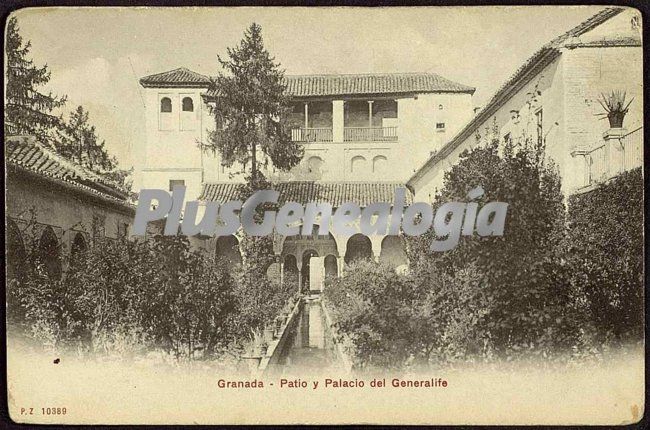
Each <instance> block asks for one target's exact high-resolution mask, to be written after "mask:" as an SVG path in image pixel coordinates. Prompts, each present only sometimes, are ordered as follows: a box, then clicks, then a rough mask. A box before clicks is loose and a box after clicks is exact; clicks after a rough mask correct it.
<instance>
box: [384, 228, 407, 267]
mask: <svg viewBox="0 0 650 430" xmlns="http://www.w3.org/2000/svg"><path fill="white" fill-rule="evenodd" d="M379 261H380V262H382V263H386V264H388V265H389V266H390V267H392V268H393V269H395V268H398V267H402V266H405V265H407V264H408V258H407V257H406V251H405V246H404V241H403V239H402V238H401V237H399V236H386V237H385V238H384V240H382V241H381V254H379Z"/></svg>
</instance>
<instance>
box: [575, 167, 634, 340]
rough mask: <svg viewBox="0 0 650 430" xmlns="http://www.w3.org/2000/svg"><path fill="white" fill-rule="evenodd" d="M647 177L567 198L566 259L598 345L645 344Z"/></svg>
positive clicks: (630, 176)
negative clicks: (591, 323) (644, 191)
mask: <svg viewBox="0 0 650 430" xmlns="http://www.w3.org/2000/svg"><path fill="white" fill-rule="evenodd" d="M643 225H644V223H643V173H642V171H641V168H638V169H635V170H632V171H629V172H626V173H623V174H621V175H620V176H618V177H616V178H614V179H613V180H611V181H610V182H608V183H606V184H603V185H601V186H599V187H598V188H596V189H594V190H592V191H589V192H587V193H584V194H577V195H574V196H571V197H570V198H569V210H568V231H569V233H568V240H567V244H566V256H567V260H568V263H569V266H570V267H571V273H572V281H573V283H574V285H575V287H576V291H577V294H578V296H579V299H580V300H581V301H582V302H583V303H584V304H585V306H586V307H587V309H588V312H589V316H590V318H591V319H592V321H593V323H594V324H595V327H596V330H597V335H598V336H599V341H608V340H613V341H617V342H618V341H628V340H641V339H642V338H643V291H644V289H643V285H644V278H643V270H644V267H643Z"/></svg>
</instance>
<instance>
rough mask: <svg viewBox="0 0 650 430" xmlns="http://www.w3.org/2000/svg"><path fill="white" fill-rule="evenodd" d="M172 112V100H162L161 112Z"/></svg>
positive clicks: (166, 98) (165, 98) (164, 98)
mask: <svg viewBox="0 0 650 430" xmlns="http://www.w3.org/2000/svg"><path fill="white" fill-rule="evenodd" d="M171 111H172V99H170V98H169V97H163V98H161V99H160V112H171Z"/></svg>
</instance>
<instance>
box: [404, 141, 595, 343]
mask: <svg viewBox="0 0 650 430" xmlns="http://www.w3.org/2000/svg"><path fill="white" fill-rule="evenodd" d="M500 149H501V150H500ZM543 154H544V148H543V147H538V146H537V145H536V144H534V143H524V144H523V145H522V146H518V147H515V146H513V145H511V144H506V145H505V146H504V147H502V148H499V142H498V141H497V140H496V139H494V140H492V141H491V142H490V143H488V144H487V145H485V146H480V147H477V148H475V149H473V150H471V151H465V152H464V153H463V154H461V157H460V162H459V163H458V164H456V165H455V166H453V167H452V168H451V169H450V170H449V171H448V172H447V173H446V174H445V179H444V186H443V189H442V190H441V191H440V192H439V193H438V194H437V196H436V201H437V202H448V201H467V193H468V192H469V191H470V190H471V189H473V188H474V187H477V186H479V185H480V186H481V187H483V189H484V190H485V195H484V196H483V197H481V198H480V199H478V200H476V201H477V202H478V203H479V208H480V206H482V205H483V204H485V203H487V202H488V201H500V202H507V203H508V204H509V206H508V215H507V219H506V225H505V233H504V235H503V236H502V237H477V236H476V235H475V236H473V237H467V238H461V241H460V243H459V245H458V246H457V247H456V248H455V249H453V250H451V251H447V252H444V253H433V252H431V251H429V244H430V243H431V240H433V233H432V232H430V233H429V234H427V235H424V236H421V237H418V238H412V239H410V240H409V242H410V251H409V252H410V255H411V256H412V259H413V260H414V262H415V264H414V273H415V274H418V273H426V272H427V270H430V269H429V268H428V267H427V266H430V265H433V266H435V267H436V268H437V270H438V271H440V272H441V273H446V274H448V275H450V276H454V274H456V273H459V272H460V271H463V270H468V269H470V265H471V266H472V267H471V270H470V272H472V273H470V275H471V277H473V275H474V274H476V275H478V279H480V283H476V282H474V284H475V288H479V287H480V288H482V289H483V292H482V294H483V296H482V297H481V301H482V302H484V303H485V308H484V309H482V310H481V321H482V322H481V324H480V328H481V330H482V339H477V341H478V343H479V345H475V347H474V348H470V349H473V350H475V351H479V350H483V351H484V352H485V351H491V352H494V353H495V354H498V355H502V356H510V355H512V354H516V353H519V352H530V353H533V354H551V353H554V352H558V350H559V349H561V348H565V347H569V346H573V345H575V343H576V341H577V330H576V327H577V325H578V323H577V320H578V319H580V318H583V317H584V315H580V314H579V313H578V312H577V310H576V309H572V305H573V300H572V290H571V286H570V280H569V275H568V268H567V267H566V264H565V261H564V260H563V258H562V243H563V238H564V235H565V232H566V230H565V210H564V205H563V196H562V194H561V192H560V177H559V175H558V174H557V172H556V169H555V168H554V167H553V166H552V165H551V164H549V163H548V162H547V161H545V160H544V156H543ZM471 277H470V278H471ZM426 279H427V278H426V276H425V277H423V278H422V280H426ZM421 285H422V288H427V289H428V288H436V287H435V285H431V284H428V283H426V282H423V283H422V284H421ZM462 291H465V293H463V294H470V295H474V293H472V292H471V291H467V289H466V288H465V289H463V288H461V289H459V290H458V294H461V292H462ZM452 293H453V292H452ZM459 299H460V297H457V298H452V300H454V301H456V300H459ZM484 342H485V343H487V349H486V348H485V347H484V345H480V344H481V343H484Z"/></svg>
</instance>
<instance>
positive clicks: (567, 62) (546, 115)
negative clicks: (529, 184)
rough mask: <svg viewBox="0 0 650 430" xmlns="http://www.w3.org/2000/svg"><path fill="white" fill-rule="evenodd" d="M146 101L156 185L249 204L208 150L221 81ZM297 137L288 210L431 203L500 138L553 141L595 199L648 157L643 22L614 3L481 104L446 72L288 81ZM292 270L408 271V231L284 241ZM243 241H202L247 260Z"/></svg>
mask: <svg viewBox="0 0 650 430" xmlns="http://www.w3.org/2000/svg"><path fill="white" fill-rule="evenodd" d="M140 84H141V85H142V87H144V92H145V102H146V130H147V140H146V156H145V159H144V166H143V168H142V172H141V173H142V187H143V188H164V189H169V190H171V189H172V187H173V186H174V185H175V184H183V185H185V186H186V187H187V191H188V192H187V195H186V199H188V200H196V199H198V200H202V201H218V202H225V201H228V200H238V195H237V184H238V183H241V182H242V181H243V180H242V177H241V175H240V174H238V172H239V171H240V170H241V169H240V166H233V167H232V168H228V167H226V166H223V165H222V164H221V161H220V158H219V155H218V154H211V153H206V152H205V151H202V150H201V149H200V148H199V143H200V142H205V141H206V139H207V133H208V131H209V130H210V129H211V128H212V127H213V123H214V120H213V118H212V117H211V116H210V112H209V108H210V105H211V104H212V103H215V97H214V94H211V93H210V91H209V84H210V78H209V77H207V76H203V75H201V74H198V73H195V72H193V71H190V70H188V69H185V68H179V69H175V70H171V71H168V72H163V73H158V74H154V75H150V76H146V77H144V78H142V79H141V80H140ZM286 84H287V91H288V93H289V95H290V96H291V103H292V113H291V115H292V123H295V124H299V125H298V126H296V127H295V128H294V129H293V130H292V131H291V137H292V139H294V140H296V141H299V142H302V143H304V147H305V155H304V158H303V160H302V162H301V163H300V164H299V165H298V166H296V167H295V168H294V169H293V170H292V171H291V172H288V173H286V172H277V171H275V170H274V169H273V167H272V166H271V167H269V168H268V170H267V171H266V172H265V174H266V176H267V178H269V179H270V180H271V181H272V182H273V183H274V187H275V188H276V189H278V190H279V191H280V203H283V202H286V201H296V202H299V203H301V204H303V205H304V204H306V203H307V202H311V201H326V202H329V203H331V204H332V205H333V206H334V208H336V205H337V204H340V203H341V202H346V201H352V202H355V203H357V204H359V205H360V206H361V207H365V206H366V205H368V204H370V203H374V202H389V201H391V198H392V196H393V191H394V189H395V188H396V187H404V186H406V187H407V188H408V190H409V194H408V196H407V200H408V201H409V202H410V201H413V200H416V201H424V202H432V200H433V198H434V197H433V196H435V193H436V190H438V189H440V188H441V187H442V185H443V180H444V174H445V172H446V171H447V170H448V169H449V168H450V167H451V166H453V165H454V164H456V163H457V162H458V160H459V155H460V153H462V152H463V151H465V150H467V149H471V148H473V147H475V146H476V145H481V144H483V143H485V142H488V141H491V140H494V139H496V140H498V141H499V142H514V143H517V142H519V143H524V142H532V143H537V144H540V145H541V144H543V145H544V146H545V148H546V154H547V156H548V158H549V159H551V160H552V161H553V163H554V164H555V165H556V166H557V168H558V170H559V173H560V176H561V177H562V189H563V192H564V194H565V195H566V196H568V195H571V194H574V193H581V192H588V191H589V190H592V189H594V187H598V185H599V184H602V183H603V182H606V181H608V180H609V179H611V178H612V177H615V176H616V175H618V174H619V173H621V172H623V171H626V170H629V169H632V168H635V167H638V166H641V164H642V159H643V139H642V134H643V129H642V127H643V57H642V42H641V16H640V14H639V12H638V11H636V10H635V9H631V8H605V9H603V10H602V11H601V12H599V13H597V14H596V15H594V16H593V17H591V18H589V19H588V20H586V21H585V22H583V23H582V24H580V25H578V26H577V27H575V28H573V29H571V30H569V31H568V32H566V33H564V34H562V35H560V36H558V37H557V38H555V39H553V40H552V41H550V42H549V43H547V44H546V45H544V46H542V47H541V48H540V49H539V50H537V51H536V52H535V53H534V54H533V55H532V56H531V57H530V58H529V59H528V60H527V61H526V62H525V63H524V64H522V65H521V67H520V68H519V69H518V70H517V71H516V72H515V73H514V75H513V76H512V77H511V78H510V79H508V80H507V81H506V82H505V83H504V84H503V85H502V86H501V87H500V88H499V90H498V91H497V92H496V93H495V95H494V96H493V97H492V98H491V99H490V100H489V101H488V103H487V104H486V105H485V106H484V107H483V108H482V109H477V110H476V111H475V109H474V106H473V104H472V95H473V93H474V88H472V87H470V86H467V85H464V84H460V83H457V82H453V81H451V80H449V79H446V78H444V77H442V76H439V75H436V74H433V73H399V74H363V75H305V76H286ZM615 91H616V92H625V93H626V97H627V100H632V99H633V103H632V104H631V105H630V107H629V112H628V113H627V115H626V116H625V118H624V122H623V124H622V125H621V124H619V125H615V124H614V125H612V124H610V123H609V121H608V119H607V118H605V119H602V118H599V116H598V115H599V114H602V112H603V107H602V106H601V103H599V100H600V99H601V98H602V97H603V95H605V94H611V93H612V92H615ZM276 242H277V243H276V249H275V251H276V254H277V257H278V261H279V263H280V272H281V273H284V272H285V271H294V272H295V273H297V278H298V279H299V281H298V282H299V284H300V285H303V286H306V285H309V286H310V287H311V288H312V289H316V290H318V289H320V288H321V286H322V279H323V278H324V277H325V276H335V275H337V274H340V273H341V270H343V268H344V267H345V265H346V264H348V263H350V262H351V261H353V260H354V259H356V258H360V257H364V258H373V259H375V260H376V261H380V262H382V261H383V262H386V263H388V264H390V265H392V266H393V267H396V268H402V269H403V268H405V267H406V265H407V264H408V263H407V259H406V254H405V251H404V244H403V242H402V239H401V237H399V236H378V237H366V236H363V235H361V234H355V235H353V236H350V237H336V236H332V235H329V236H327V237H319V236H313V237H303V236H292V237H287V238H278V239H277V241H276ZM237 243H238V238H237V237H236V236H230V237H220V238H210V239H205V240H202V241H201V243H200V244H199V246H202V247H204V248H205V249H207V250H208V251H210V252H215V253H216V254H217V255H220V256H223V257H224V258H227V259H229V260H230V261H231V262H232V264H238V263H239V262H241V257H240V255H239V252H238V250H237Z"/></svg>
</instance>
